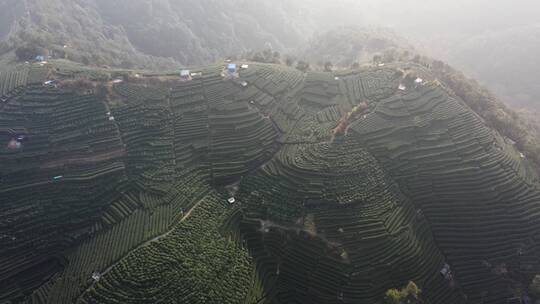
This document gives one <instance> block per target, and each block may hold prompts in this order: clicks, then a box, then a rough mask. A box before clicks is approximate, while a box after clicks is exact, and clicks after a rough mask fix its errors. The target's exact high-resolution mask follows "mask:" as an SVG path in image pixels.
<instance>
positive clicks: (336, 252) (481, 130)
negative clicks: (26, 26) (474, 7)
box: [0, 61, 540, 304]
mask: <svg viewBox="0 0 540 304" xmlns="http://www.w3.org/2000/svg"><path fill="white" fill-rule="evenodd" d="M240 64H241V63H239V65H240ZM245 64H247V67H246V68H240V70H239V76H238V78H236V77H235V76H232V77H229V76H228V72H227V71H226V70H225V64H224V65H220V64H218V65H213V66H206V67H199V68H192V70H191V72H192V79H191V80H189V81H181V80H180V77H179V73H177V72H175V73H167V72H163V73H156V72H152V73H150V72H145V71H131V70H112V69H91V68H87V67H84V66H80V65H76V64H72V63H69V62H67V61H53V62H51V63H49V64H44V65H40V64H38V63H35V64H28V65H22V66H19V67H18V68H15V69H12V70H5V71H1V72H0V93H2V98H1V102H0V142H1V143H2V144H1V145H0V181H1V183H0V244H1V246H0V303H4V302H5V303H55V304H57V303H58V304H61V303H241V304H244V303H245V304H248V303H383V301H384V296H385V292H386V291H387V290H389V289H392V288H401V287H403V286H405V285H407V282H409V281H414V282H415V283H416V284H417V285H418V286H419V287H420V288H421V289H422V293H421V296H422V299H423V303H442V304H445V303H448V304H454V303H493V304H495V303H501V304H502V303H507V299H510V298H514V297H520V296H522V295H524V294H526V293H527V287H528V285H529V283H530V282H531V280H532V279H533V277H534V276H535V275H536V274H538V273H540V259H539V258H540V247H539V246H540V240H539V239H538V236H537V235H538V231H539V229H540V212H539V211H540V208H539V207H540V190H539V189H538V176H537V175H536V170H535V169H534V168H533V166H531V164H530V163H529V161H528V159H527V158H526V157H524V155H523V154H521V152H520V151H518V150H517V149H516V147H515V146H514V145H512V144H511V142H510V141H509V140H508V138H506V137H504V136H502V135H500V134H499V133H498V132H497V131H495V130H494V129H491V128H490V127H488V126H487V125H486V122H485V121H484V120H483V119H482V118H481V117H480V116H479V115H477V114H476V113H475V112H474V111H472V110H471V109H470V108H469V106H468V105H467V104H466V103H465V102H464V101H463V100H461V99H460V98H459V97H457V96H456V95H455V94H454V92H452V90H451V89H449V88H448V87H446V86H445V84H444V83H441V82H440V81H438V80H437V79H436V77H435V76H434V74H432V71H431V70H430V69H427V68H425V67H424V66H421V65H418V64H415V63H404V62H401V63H394V64H386V65H385V66H377V67H365V68H362V69H358V70H354V71H341V72H334V73H331V72H307V73H303V72H300V71H298V70H296V69H292V68H289V67H285V66H281V65H270V64H258V63H248V62H246V63H245ZM404 70H406V71H408V72H407V75H408V76H407V77H405V74H404V73H403V71H404ZM411 75H416V76H415V77H421V78H422V79H423V81H422V82H421V83H417V84H414V83H413V81H412V80H414V79H412V80H411ZM231 78H232V79H231ZM49 80H55V81H54V82H52V83H50V82H47V81H49ZM400 87H401V89H400ZM230 198H234V202H232V203H231V202H229V201H228V199H230ZM445 264H448V265H447V266H445ZM444 269H451V275H447V276H446V277H445V276H442V275H441V271H442V270H444Z"/></svg>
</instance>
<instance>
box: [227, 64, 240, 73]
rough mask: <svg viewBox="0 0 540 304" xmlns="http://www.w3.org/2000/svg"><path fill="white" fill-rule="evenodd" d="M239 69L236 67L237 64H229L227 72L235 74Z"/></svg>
mask: <svg viewBox="0 0 540 304" xmlns="http://www.w3.org/2000/svg"><path fill="white" fill-rule="evenodd" d="M237 70H238V69H237V67H236V63H229V64H228V65H227V71H228V72H229V73H230V74H234V73H236V72H237Z"/></svg>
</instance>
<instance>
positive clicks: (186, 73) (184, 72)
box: [180, 70, 191, 81]
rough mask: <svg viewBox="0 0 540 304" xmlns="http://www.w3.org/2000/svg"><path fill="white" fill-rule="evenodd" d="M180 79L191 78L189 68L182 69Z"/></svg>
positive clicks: (186, 79)
mask: <svg viewBox="0 0 540 304" xmlns="http://www.w3.org/2000/svg"><path fill="white" fill-rule="evenodd" d="M180 79H182V80H183V81H188V80H191V72H190V71H189V70H181V71H180Z"/></svg>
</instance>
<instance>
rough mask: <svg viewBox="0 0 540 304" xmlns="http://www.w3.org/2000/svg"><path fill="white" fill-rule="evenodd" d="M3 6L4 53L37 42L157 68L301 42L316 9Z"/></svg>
mask: <svg viewBox="0 0 540 304" xmlns="http://www.w3.org/2000/svg"><path fill="white" fill-rule="evenodd" d="M0 12H1V13H0V14H2V15H0V20H1V22H2V23H3V24H2V25H3V26H2V27H1V29H0V39H1V40H2V45H1V46H0V52H2V53H3V54H8V53H10V52H11V54H13V52H14V51H15V50H16V49H17V48H19V47H21V46H28V45H29V46H31V47H39V48H41V49H46V50H48V51H49V52H52V53H53V54H54V55H55V56H56V57H67V58H69V59H71V60H74V61H78V62H83V63H86V64H88V63H91V64H93V65H111V66H121V67H152V68H156V67H159V66H162V67H170V65H171V64H182V65H196V64H202V63H210V62H213V61H215V60H216V59H218V58H223V57H225V56H227V55H231V54H240V53H242V52H244V51H247V50H250V49H263V48H273V49H276V50H280V51H283V50H286V49H287V48H295V47H297V46H298V45H300V44H302V43H304V42H305V41H306V40H307V37H309V36H310V34H311V30H312V28H313V26H312V25H313V24H312V22H310V21H309V20H312V19H313V18H312V17H308V16H312V15H313V14H316V10H315V11H311V10H304V9H301V8H300V6H297V5H295V4H294V3H289V2H288V1H284V0H279V1H272V2H271V3H270V2H268V1H248V0H228V1H213V0H203V1H196V0H186V1H173V0H163V1H150V0H129V1H127V0H118V1H106V0H90V1H71V0H48V1H45V0H21V1H20V0H1V1H0ZM64 46H65V47H64ZM12 57H13V56H12Z"/></svg>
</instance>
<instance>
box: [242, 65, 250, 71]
mask: <svg viewBox="0 0 540 304" xmlns="http://www.w3.org/2000/svg"><path fill="white" fill-rule="evenodd" d="M240 68H242V69H244V70H245V69H247V68H249V65H248V64H242V65H241V66H240Z"/></svg>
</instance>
